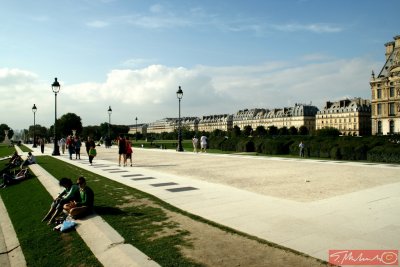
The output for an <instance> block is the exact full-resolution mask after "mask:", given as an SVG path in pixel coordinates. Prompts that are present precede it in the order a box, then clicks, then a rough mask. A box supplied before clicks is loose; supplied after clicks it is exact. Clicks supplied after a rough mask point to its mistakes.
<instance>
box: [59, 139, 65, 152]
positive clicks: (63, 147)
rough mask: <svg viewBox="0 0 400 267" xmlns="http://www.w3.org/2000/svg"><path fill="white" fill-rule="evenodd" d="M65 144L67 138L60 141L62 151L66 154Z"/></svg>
mask: <svg viewBox="0 0 400 267" xmlns="http://www.w3.org/2000/svg"><path fill="white" fill-rule="evenodd" d="M65 144H66V141H65V138H64V137H62V138H61V139H60V141H59V146H60V147H61V151H62V153H63V154H65Z"/></svg>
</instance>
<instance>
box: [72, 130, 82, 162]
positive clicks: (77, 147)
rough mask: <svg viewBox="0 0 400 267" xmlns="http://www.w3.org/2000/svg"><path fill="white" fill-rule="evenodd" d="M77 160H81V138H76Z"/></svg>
mask: <svg viewBox="0 0 400 267" xmlns="http://www.w3.org/2000/svg"><path fill="white" fill-rule="evenodd" d="M74 143H75V159H81V146H82V142H81V139H80V138H79V136H75V140H74Z"/></svg>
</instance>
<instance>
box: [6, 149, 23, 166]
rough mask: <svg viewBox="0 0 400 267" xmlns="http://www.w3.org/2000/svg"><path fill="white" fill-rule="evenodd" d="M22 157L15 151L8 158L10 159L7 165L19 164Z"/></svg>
mask: <svg viewBox="0 0 400 267" xmlns="http://www.w3.org/2000/svg"><path fill="white" fill-rule="evenodd" d="M22 161H23V160H22V158H21V156H20V155H18V152H17V151H15V152H14V154H13V155H12V157H11V158H10V161H9V162H8V165H11V166H20V165H21V163H22Z"/></svg>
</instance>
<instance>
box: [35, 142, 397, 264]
mask: <svg viewBox="0 0 400 267" xmlns="http://www.w3.org/2000/svg"><path fill="white" fill-rule="evenodd" d="M51 152H52V149H51V148H50V147H46V150H45V153H46V154H47V153H49V154H51ZM34 154H35V155H40V151H39V150H36V151H35V152H34ZM83 154H84V153H83ZM59 158H60V159H62V160H65V161H66V162H70V163H72V164H75V165H77V166H79V167H82V168H85V169H88V170H91V171H93V172H95V173H97V174H100V175H103V176H105V177H108V178H110V179H113V180H115V181H118V182H121V183H123V184H125V185H128V186H132V187H135V188H137V189H139V190H141V191H144V192H147V193H150V194H152V195H154V196H156V197H158V198H160V199H162V200H164V201H166V202H168V203H170V204H172V205H174V206H176V207H178V208H180V209H182V210H185V211H188V212H190V213H193V214H196V215H199V216H201V217H204V218H206V219H208V220H211V221H214V222H217V223H219V224H222V225H225V226H228V227H231V228H233V229H236V230H238V231H241V232H244V233H247V234H250V235H253V236H257V237H259V238H262V239H265V240H268V241H271V242H274V243H277V244H279V245H282V246H285V247H288V248H291V249H295V250H297V251H300V252H303V253H306V254H308V255H311V256H313V257H316V258H319V259H322V260H325V261H328V250H330V249H399V248H400V241H399V239H398V237H399V236H400V213H399V212H398V211H399V210H400V178H399V175H398V173H399V171H400V165H395V164H375V163H357V162H344V161H326V160H309V159H300V158H278V157H256V156H248V155H238V154H235V155H225V154H209V153H193V152H176V151H171V150H161V149H159V150H158V149H138V148H134V152H133V162H134V166H133V167H130V166H128V167H123V166H118V153H117V148H116V147H115V146H114V147H112V148H109V149H106V148H103V147H99V148H98V156H97V157H96V158H95V161H94V165H93V166H90V165H89V163H88V160H87V157H86V156H82V157H81V158H82V159H81V160H75V159H74V160H70V159H69V157H68V156H67V155H66V154H65V155H61V156H60V157H59Z"/></svg>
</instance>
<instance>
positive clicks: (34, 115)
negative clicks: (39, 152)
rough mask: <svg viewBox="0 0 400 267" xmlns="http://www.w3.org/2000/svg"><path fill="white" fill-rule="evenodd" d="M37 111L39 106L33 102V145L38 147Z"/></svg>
mask: <svg viewBox="0 0 400 267" xmlns="http://www.w3.org/2000/svg"><path fill="white" fill-rule="evenodd" d="M36 111H37V107H36V105H35V104H33V107H32V112H33V146H32V147H36V136H35V132H36Z"/></svg>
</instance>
